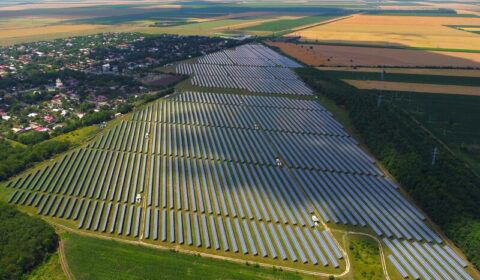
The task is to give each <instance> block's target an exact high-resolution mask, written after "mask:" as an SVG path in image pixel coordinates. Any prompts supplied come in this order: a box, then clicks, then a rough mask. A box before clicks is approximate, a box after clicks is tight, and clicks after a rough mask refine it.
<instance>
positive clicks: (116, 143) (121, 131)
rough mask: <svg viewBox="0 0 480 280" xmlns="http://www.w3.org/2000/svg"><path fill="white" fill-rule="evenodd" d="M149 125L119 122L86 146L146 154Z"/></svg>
mask: <svg viewBox="0 0 480 280" xmlns="http://www.w3.org/2000/svg"><path fill="white" fill-rule="evenodd" d="M150 131H151V124H150V123H146V122H131V121H121V123H120V124H119V125H117V126H115V127H113V128H112V129H110V130H108V131H107V132H106V133H105V134H103V135H102V136H100V138H99V139H98V140H97V141H95V142H93V143H90V144H88V147H91V148H95V149H109V150H110V149H112V150H117V151H125V152H135V153H148V148H149V141H148V139H149V137H148V135H149V133H150Z"/></svg>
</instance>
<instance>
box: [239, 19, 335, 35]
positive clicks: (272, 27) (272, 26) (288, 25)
mask: <svg viewBox="0 0 480 280" xmlns="http://www.w3.org/2000/svg"><path fill="white" fill-rule="evenodd" d="M335 17H336V16H308V17H300V18H295V19H280V20H275V21H269V22H266V23H262V24H258V25H254V26H251V27H246V28H244V29H245V30H248V31H264V32H271V33H275V32H282V31H288V30H292V29H295V28H297V27H301V26H306V25H312V24H316V23H321V22H324V21H328V20H331V19H334V18H335Z"/></svg>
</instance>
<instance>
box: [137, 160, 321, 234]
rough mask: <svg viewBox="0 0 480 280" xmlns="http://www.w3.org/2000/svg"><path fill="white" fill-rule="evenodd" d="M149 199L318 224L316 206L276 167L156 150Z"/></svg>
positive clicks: (169, 204) (159, 203)
mask: <svg viewBox="0 0 480 280" xmlns="http://www.w3.org/2000/svg"><path fill="white" fill-rule="evenodd" d="M150 168H151V170H150V174H153V176H150V179H149V182H148V186H147V193H146V197H147V201H146V203H147V205H148V206H152V205H153V206H155V207H160V208H166V209H177V210H190V211H194V212H199V213H209V214H211V213H216V214H219V215H220V214H221V215H223V216H229V217H239V218H247V219H252V220H253V219H256V220H262V221H272V222H276V223H284V224H287V223H288V224H292V225H301V226H313V222H312V220H311V217H310V214H311V213H313V208H312V207H311V206H310V203H309V201H308V198H307V197H305V194H304V193H303V192H302V191H301V189H299V188H298V186H297V185H296V184H295V181H294V180H293V178H292V177H291V176H289V174H288V172H287V171H285V170H284V169H281V168H277V167H267V166H256V165H245V164H234V163H229V162H215V161H205V160H190V159H182V158H175V157H160V156H153V157H152V158H151V163H150Z"/></svg>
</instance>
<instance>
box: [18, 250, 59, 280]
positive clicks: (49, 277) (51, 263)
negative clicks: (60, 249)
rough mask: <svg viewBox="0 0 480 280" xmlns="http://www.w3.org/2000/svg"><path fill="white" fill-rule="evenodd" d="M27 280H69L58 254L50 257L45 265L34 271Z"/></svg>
mask: <svg viewBox="0 0 480 280" xmlns="http://www.w3.org/2000/svg"><path fill="white" fill-rule="evenodd" d="M27 280H67V277H66V276H65V274H64V273H63V270H62V267H61V265H60V261H59V256H58V253H55V254H54V255H52V256H50V258H49V259H48V260H47V261H46V262H45V263H44V264H42V265H40V266H38V267H37V268H36V269H35V270H34V271H32V273H30V274H29V275H28V277H27Z"/></svg>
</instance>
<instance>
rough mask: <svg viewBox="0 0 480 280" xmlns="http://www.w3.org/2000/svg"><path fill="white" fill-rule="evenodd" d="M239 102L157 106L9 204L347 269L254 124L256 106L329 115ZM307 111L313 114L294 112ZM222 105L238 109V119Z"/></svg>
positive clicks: (35, 177) (165, 238)
mask: <svg viewBox="0 0 480 280" xmlns="http://www.w3.org/2000/svg"><path fill="white" fill-rule="evenodd" d="M190 94H192V95H195V93H190ZM175 98H181V97H179V96H175V97H174V98H173V99H175ZM234 100H237V101H239V100H244V101H242V102H245V103H249V104H250V105H246V104H245V105H238V106H234V105H221V104H217V103H205V105H206V106H207V108H204V107H203V103H198V102H181V101H174V100H167V101H160V102H155V103H152V104H150V105H148V106H146V107H145V108H144V109H143V110H141V111H138V112H136V113H134V114H133V115H132V117H131V119H128V120H123V121H120V123H119V124H118V125H117V126H115V127H113V128H112V129H110V130H108V131H106V132H105V133H104V134H103V135H101V136H100V137H98V138H97V139H96V141H94V142H91V143H89V144H88V145H87V146H86V147H83V148H80V149H77V150H74V151H72V152H69V153H67V154H66V155H65V156H63V157H62V158H61V159H60V160H58V161H54V162H52V163H51V164H49V165H47V166H46V167H44V168H43V169H39V170H36V171H35V172H33V173H31V174H29V175H27V177H25V178H18V179H17V180H15V181H12V182H11V183H10V184H9V185H10V187H12V188H14V189H15V190H16V191H15V192H14V194H13V195H12V197H11V198H10V202H12V203H16V204H21V205H29V206H33V207H36V208H37V211H38V213H39V214H42V215H47V216H53V217H57V218H63V219H68V220H72V221H75V222H76V223H77V226H78V228H80V229H84V230H91V231H98V232H102V233H105V234H115V235H121V236H131V237H135V238H144V239H147V240H150V241H152V242H165V243H166V244H176V245H182V246H187V247H193V248H195V247H198V248H203V249H211V250H213V252H218V253H220V252H222V254H227V255H228V254H235V255H238V256H242V255H248V256H251V257H259V258H268V259H270V260H271V261H273V262H276V261H279V262H281V263H280V264H282V263H293V262H299V263H305V264H308V265H322V266H331V267H333V268H340V267H341V266H342V264H343V263H342V261H341V260H340V259H342V258H343V254H342V253H341V251H340V250H339V249H338V247H337V245H336V243H335V242H332V240H333V239H331V236H330V234H329V233H328V232H326V231H325V232H324V231H323V230H322V229H321V228H315V227H314V224H313V222H312V220H311V215H312V213H314V210H313V208H312V207H311V206H310V204H309V203H307V201H308V198H306V197H305V193H304V192H302V191H301V189H300V188H298V187H297V185H296V184H297V183H296V182H295V180H294V178H293V177H292V176H291V175H290V173H289V172H288V170H286V169H283V168H280V167H278V166H277V163H276V161H275V159H276V158H277V155H278V151H276V150H275V147H274V146H272V145H271V144H270V143H269V140H268V139H266V137H267V135H266V134H265V133H263V132H262V131H261V130H259V129H258V128H255V126H251V125H250V123H251V121H252V119H249V117H248V115H249V114H251V112H250V108H252V107H256V105H255V104H257V103H258V104H261V105H260V106H263V108H266V109H272V110H277V109H278V110H286V111H288V110H295V111H305V112H306V113H310V114H326V111H325V110H324V109H323V107H321V106H318V105H315V104H309V103H310V102H309V101H299V102H291V101H288V100H286V99H285V100H280V101H278V100H274V99H271V97H253V96H252V97H245V98H239V97H235V98H234ZM300 104H309V105H307V106H306V107H308V109H305V110H304V109H298V108H297V109H292V108H290V109H288V107H299V106H300ZM187 105H191V106H193V105H196V106H193V107H191V108H197V109H198V112H197V111H195V110H194V109H191V108H190V107H188V106H187ZM197 105H198V106H197ZM208 106H210V107H208ZM211 106H213V107H211ZM220 106H231V107H237V109H238V111H237V112H236V113H237V114H232V112H229V110H230V108H229V110H221V109H220ZM286 107H287V108H286ZM182 112H184V113H185V114H183V113H182ZM195 112H196V113H195ZM210 112H216V113H217V114H214V115H210ZM327 116H330V115H329V114H327ZM252 118H253V117H252ZM332 121H333V120H332ZM262 138H264V139H262ZM233 147H235V148H233ZM137 194H142V198H143V199H144V202H143V203H137V202H136V197H137Z"/></svg>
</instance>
